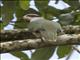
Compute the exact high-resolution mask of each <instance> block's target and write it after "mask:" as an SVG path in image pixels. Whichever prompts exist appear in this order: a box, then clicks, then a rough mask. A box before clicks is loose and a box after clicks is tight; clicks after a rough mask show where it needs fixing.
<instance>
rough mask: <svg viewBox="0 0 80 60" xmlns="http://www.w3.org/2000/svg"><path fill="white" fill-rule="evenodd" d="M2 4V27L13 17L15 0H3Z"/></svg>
mask: <svg viewBox="0 0 80 60" xmlns="http://www.w3.org/2000/svg"><path fill="white" fill-rule="evenodd" d="M3 4H4V6H3V7H1V16H2V19H3V23H0V25H1V27H2V28H3V27H4V26H6V25H7V24H8V23H9V22H10V21H11V19H12V18H13V13H14V10H15V6H16V5H15V4H16V1H10V0H3ZM2 28H1V29H2Z"/></svg>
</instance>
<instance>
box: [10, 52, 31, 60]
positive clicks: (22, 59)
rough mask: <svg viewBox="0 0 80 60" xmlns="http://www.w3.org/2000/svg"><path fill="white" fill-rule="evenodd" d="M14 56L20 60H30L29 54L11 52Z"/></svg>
mask: <svg viewBox="0 0 80 60" xmlns="http://www.w3.org/2000/svg"><path fill="white" fill-rule="evenodd" d="M10 53H11V54H12V55H13V56H15V57H18V58H20V60H30V59H29V57H28V56H27V54H25V53H23V52H21V51H14V52H10Z"/></svg>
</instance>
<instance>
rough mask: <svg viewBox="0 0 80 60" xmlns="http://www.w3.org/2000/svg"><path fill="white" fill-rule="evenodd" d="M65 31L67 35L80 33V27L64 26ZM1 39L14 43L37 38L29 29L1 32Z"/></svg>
mask: <svg viewBox="0 0 80 60" xmlns="http://www.w3.org/2000/svg"><path fill="white" fill-rule="evenodd" d="M63 30H64V32H65V33H66V34H74V33H78V34H79V33H80V26H79V25H78V26H72V25H68V26H63ZM0 38H1V42H6V41H14V40H22V39H33V38H36V37H35V36H34V35H33V34H32V33H31V32H29V31H28V29H14V30H8V31H4V30H1V31H0Z"/></svg>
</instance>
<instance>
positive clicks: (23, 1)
mask: <svg viewBox="0 0 80 60" xmlns="http://www.w3.org/2000/svg"><path fill="white" fill-rule="evenodd" d="M29 2H30V0H19V4H20V7H21V8H22V9H23V10H27V9H28V8H29Z"/></svg>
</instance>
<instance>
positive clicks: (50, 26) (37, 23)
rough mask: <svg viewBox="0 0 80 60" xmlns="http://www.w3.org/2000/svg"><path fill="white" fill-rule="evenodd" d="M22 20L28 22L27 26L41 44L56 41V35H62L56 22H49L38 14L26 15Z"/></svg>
mask: <svg viewBox="0 0 80 60" xmlns="http://www.w3.org/2000/svg"><path fill="white" fill-rule="evenodd" d="M23 19H24V20H26V21H28V22H30V23H29V24H28V26H27V28H28V29H29V31H31V32H32V33H33V34H34V35H35V36H36V37H39V38H41V40H42V41H43V42H48V41H54V42H55V41H56V40H57V36H58V33H63V29H62V27H61V25H60V24H59V23H58V22H54V21H50V20H48V19H45V18H44V17H41V16H39V15H38V14H26V15H24V16H23Z"/></svg>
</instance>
